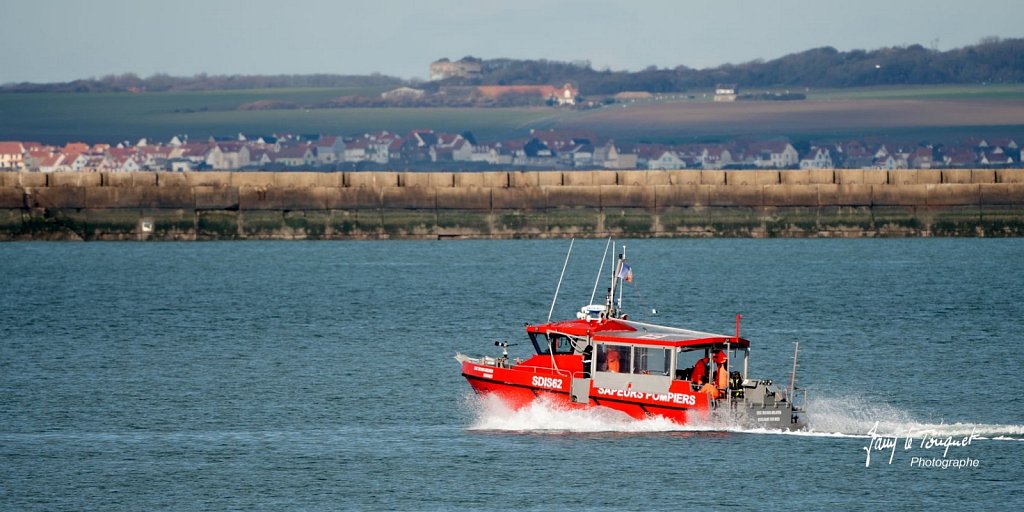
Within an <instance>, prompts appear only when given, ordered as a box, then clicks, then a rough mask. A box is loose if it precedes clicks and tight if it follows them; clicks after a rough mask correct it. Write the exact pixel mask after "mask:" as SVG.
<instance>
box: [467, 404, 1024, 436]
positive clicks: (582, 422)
mask: <svg viewBox="0 0 1024 512" xmlns="http://www.w3.org/2000/svg"><path fill="white" fill-rule="evenodd" d="M467 402H468V407H469V409H470V410H471V411H472V413H473V415H474V420H473V423H472V425H471V426H470V427H469V429H470V430H475V431H497V432H530V433H566V432H571V433H602V432H617V433H649V432H736V433H748V434H774V435H792V436H805V437H807V436H809V437H871V434H870V433H871V431H872V429H874V432H875V434H876V435H879V436H901V437H906V436H913V437H920V436H923V435H925V434H928V435H930V436H933V437H946V436H954V437H955V436H970V435H972V433H973V434H974V435H975V436H977V438H978V439H995V440H1006V441H1024V425H993V424H982V423H944V422H939V423H929V422H924V421H919V420H917V419H915V418H914V417H913V416H912V415H910V414H909V413H907V412H906V411H902V410H900V409H898V408H896V407H892V406H889V405H886V404H877V403H871V402H870V401H867V400H863V399H858V398H826V397H821V398H817V399H815V400H812V401H811V403H810V404H808V405H809V412H807V413H805V414H806V418H807V427H808V428H807V429H806V430H800V431H784V430H777V429H767V428H750V427H746V426H743V425H741V424H740V423H739V422H738V421H735V420H733V419H732V418H727V417H710V418H697V419H693V420H691V421H690V422H689V423H687V424H686V425H680V424H678V423H675V422H673V421H671V420H668V419H665V418H661V417H653V418H648V419H643V420H637V419H633V418H631V417H629V416H627V415H626V414H623V413H621V412H618V411H614V410H611V409H605V408H576V407H566V406H564V405H562V404H560V403H556V402H554V401H552V400H547V399H544V398H542V399H539V400H536V401H534V402H532V403H531V404H529V405H527V406H525V407H522V408H520V409H513V408H511V407H509V406H508V405H507V404H505V403H504V402H502V401H501V399H499V398H497V397H496V396H494V395H483V396H477V395H472V396H471V397H469V398H467Z"/></svg>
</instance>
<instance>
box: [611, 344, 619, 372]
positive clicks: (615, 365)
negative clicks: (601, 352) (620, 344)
mask: <svg viewBox="0 0 1024 512" xmlns="http://www.w3.org/2000/svg"><path fill="white" fill-rule="evenodd" d="M619 369H620V366H619V351H618V350H614V349H609V350H608V371H610V372H615V373H619Z"/></svg>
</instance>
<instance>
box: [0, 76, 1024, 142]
mask: <svg viewBox="0 0 1024 512" xmlns="http://www.w3.org/2000/svg"><path fill="white" fill-rule="evenodd" d="M379 92H380V90H379V89H374V88H347V89H339V88H332V89H265V90H241V91H202V92H174V93H137V94H132V93H5V94H0V140H22V141H38V142H43V143H49V144H63V143H65V142H68V141H83V142H89V143H99V142H105V143H116V142H118V141H124V140H128V141H132V142H134V141H136V140H138V139H139V138H143V137H145V138H147V139H150V140H157V141H166V140H169V139H170V138H171V137H173V136H174V135H180V134H188V135H189V136H190V137H191V138H193V139H203V138H207V137H210V136H218V137H233V136H235V135H237V134H238V133H239V132H242V133H247V134H273V133H284V132H287V133H311V134H315V133H325V134H339V135H355V134H361V133H365V132H372V131H379V130H388V131H392V132H396V133H405V132H407V131H409V130H412V129H417V128H431V129H435V130H439V131H446V132H456V133H459V132H463V131H467V130H468V131H472V132H473V133H474V134H476V136H477V137H478V138H479V139H481V140H501V139H505V138H512V137H522V136H524V135H526V134H527V133H528V131H529V129H530V128H564V129H586V130H590V131H592V132H593V133H595V134H597V135H599V136H601V137H609V138H613V139H615V140H616V141H618V142H625V143H630V142H640V141H650V142H671V143H675V142H688V141H715V140H727V139H730V138H736V137H744V136H752V137H774V136H788V137H790V138H792V139H794V140H808V139H814V140H818V141H822V140H828V139H835V138H844V137H874V136H877V137H899V138H902V139H907V140H947V139H949V138H958V137H966V136H982V137H991V136H1010V137H1022V136H1024V86H1018V85H1010V86H934V87H881V88H859V89H839V90H821V91H807V94H808V99H807V100H806V101H791V102H736V103H712V102H711V101H708V100H705V99H703V97H698V98H700V99H695V100H686V99H684V100H681V101H680V100H669V101H652V102H638V103H628V104H626V103H623V104H615V105H610V106H606V107H603V108H599V109H594V110H584V111H577V110H566V109H551V108H501V109H496V108H346V109H336V108H332V109H323V108H314V109H304V108H293V109H278V110H245V109H244V108H245V105H247V104H251V103H253V102H259V101H264V102H280V103H292V104H296V105H310V104H317V103H322V102H327V101H330V100H332V99H335V98H338V97H340V96H345V95H356V94H358V95H375V94H378V93H379ZM750 92H763V91H762V90H757V89H751V90H750ZM675 97H676V98H679V97H683V98H685V97H686V96H682V95H679V96H675Z"/></svg>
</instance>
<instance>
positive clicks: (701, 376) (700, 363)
mask: <svg viewBox="0 0 1024 512" xmlns="http://www.w3.org/2000/svg"><path fill="white" fill-rule="evenodd" d="M707 374H708V357H707V356H704V357H702V358H700V359H698V360H697V362H696V363H695V364H694V365H693V370H691V371H690V382H692V383H694V384H697V385H701V384H704V383H705V382H707Z"/></svg>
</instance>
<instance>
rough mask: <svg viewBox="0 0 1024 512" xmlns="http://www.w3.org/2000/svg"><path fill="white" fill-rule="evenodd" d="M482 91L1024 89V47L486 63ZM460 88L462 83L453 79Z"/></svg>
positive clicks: (999, 43)
mask: <svg viewBox="0 0 1024 512" xmlns="http://www.w3.org/2000/svg"><path fill="white" fill-rule="evenodd" d="M481 67H482V73H481V77H480V78H479V79H475V80H473V82H474V83H476V82H479V83H480V84H481V85H520V84H556V85H557V84H562V83H565V82H571V83H573V84H575V85H576V86H577V87H578V88H579V90H580V91H581V92H583V93H584V94H586V95H588V96H589V95H604V94H616V93H619V92H623V91H647V92H651V93H667V92H679V91H687V90H690V89H708V88H713V87H714V86H715V85H716V84H723V83H725V84H740V85H742V86H744V87H824V88H844V87H864V86H875V85H933V84H981V83H1021V82H1024V39H998V38H987V39H984V40H982V41H980V42H979V43H978V44H976V45H973V46H967V47H964V48H958V49H954V50H949V51H945V52H940V51H937V50H931V49H927V48H924V47H923V46H921V45H918V44H915V45H910V46H901V47H888V48H882V49H878V50H872V51H866V50H852V51H848V52H840V51H838V50H836V49H835V48H832V47H824V48H815V49H811V50H807V51H804V52H800V53H794V54H790V55H786V56H784V57H780V58H778V59H774V60H770V61H763V60H755V61H751V62H747V63H743V64H724V65H721V66H718V67H715V68H708V69H692V68H688V67H686V66H677V67H675V68H672V69H664V68H662V69H659V68H657V67H654V66H651V67H648V68H646V69H643V70H641V71H637V72H625V71H611V70H607V69H606V70H601V71H598V70H594V69H593V68H592V67H591V66H590V64H589V63H578V62H577V63H567V62H554V61H546V60H519V61H510V60H506V59H497V60H483V61H482V66H481ZM451 81H454V82H459V81H460V80H459V79H451Z"/></svg>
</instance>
